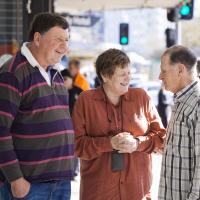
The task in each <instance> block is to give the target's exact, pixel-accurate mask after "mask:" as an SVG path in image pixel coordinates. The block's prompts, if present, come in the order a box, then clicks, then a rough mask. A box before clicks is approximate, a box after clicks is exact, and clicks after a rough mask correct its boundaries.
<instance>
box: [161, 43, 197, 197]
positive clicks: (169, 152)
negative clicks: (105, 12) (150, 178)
mask: <svg viewBox="0 0 200 200" xmlns="http://www.w3.org/2000/svg"><path fill="white" fill-rule="evenodd" d="M196 64H197V58H196V56H195V55H194V53H193V52H192V51H191V50H190V49H188V48H186V47H184V46H181V45H177V46H172V47H170V48H169V49H167V50H166V51H165V52H164V53H163V55H162V57H161V67H160V68H161V72H160V80H162V81H163V84H164V86H165V88H166V90H169V91H171V92H172V93H174V105H173V107H172V115H171V118H170V122H169V124H168V127H167V138H166V144H165V148H164V153H163V158H162V168H161V177H160V186H159V192H158V199H159V200H197V199H200V193H199V191H200V181H199V180H200V156H199V155H200V86H199V81H198V79H197V72H196Z"/></svg>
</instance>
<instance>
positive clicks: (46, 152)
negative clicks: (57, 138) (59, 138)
mask: <svg viewBox="0 0 200 200" xmlns="http://www.w3.org/2000/svg"><path fill="white" fill-rule="evenodd" d="M73 151H74V145H73V144H71V145H67V144H66V145H64V146H58V147H54V148H48V149H36V150H32V149H30V150H16V153H17V156H18V159H19V160H20V163H25V162H27V163H29V164H30V163H32V162H33V163H34V162H36V163H37V162H40V161H42V162H43V161H45V162H46V160H48V159H50V160H51V159H52V160H53V159H59V158H61V157H66V156H69V157H70V156H71V155H73V154H74V152H73ZM40 152H42V154H41V153H40ZM0 155H1V154H0Z"/></svg>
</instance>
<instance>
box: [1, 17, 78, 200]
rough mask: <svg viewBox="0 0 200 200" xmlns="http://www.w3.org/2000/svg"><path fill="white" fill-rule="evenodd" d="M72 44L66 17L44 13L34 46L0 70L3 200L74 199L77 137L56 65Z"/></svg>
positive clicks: (35, 28) (32, 31)
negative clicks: (71, 197) (72, 197)
mask: <svg viewBox="0 0 200 200" xmlns="http://www.w3.org/2000/svg"><path fill="white" fill-rule="evenodd" d="M68 39H69V25H68V23H67V21H66V20H65V19H64V18H62V17H61V16H59V15H56V14H50V13H41V14H39V15H37V16H36V17H35V18H34V21H33V23H32V26H31V29H30V34H29V41H30V42H27V43H24V44H23V46H22V48H21V50H20V51H19V52H17V54H16V55H15V56H14V57H13V58H12V59H11V60H9V61H7V62H6V63H5V64H4V65H3V66H2V67H1V69H0V179H1V181H4V185H3V186H2V187H1V189H0V199H1V200H7V199H9V200H10V199H15V198H17V199H18V198H23V199H26V200H33V199H34V200H47V199H52V200H61V199H62V200H69V199H70V193H71V183H70V180H71V179H72V178H73V166H74V164H73V159H74V158H73V156H74V134H73V127H72V123H71V118H70V115H69V106H68V96H67V91H66V89H65V86H64V83H63V79H62V76H61V74H60V73H59V72H58V69H57V67H58V64H56V63H59V61H60V59H61V57H62V56H63V55H64V54H66V53H67V52H68ZM3 179H4V180H3Z"/></svg>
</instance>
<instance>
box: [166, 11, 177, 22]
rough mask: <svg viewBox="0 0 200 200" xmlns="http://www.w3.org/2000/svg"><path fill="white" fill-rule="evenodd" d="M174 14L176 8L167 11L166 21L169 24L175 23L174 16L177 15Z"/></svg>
mask: <svg viewBox="0 0 200 200" xmlns="http://www.w3.org/2000/svg"><path fill="white" fill-rule="evenodd" d="M176 13H177V11H176V8H170V9H167V19H168V20H169V21H170V22H175V21H176V15H177V14H176Z"/></svg>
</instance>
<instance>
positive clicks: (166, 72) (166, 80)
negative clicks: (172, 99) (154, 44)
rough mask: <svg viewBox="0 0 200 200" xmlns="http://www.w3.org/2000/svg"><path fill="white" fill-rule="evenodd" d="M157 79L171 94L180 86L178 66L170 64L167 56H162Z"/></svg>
mask: <svg viewBox="0 0 200 200" xmlns="http://www.w3.org/2000/svg"><path fill="white" fill-rule="evenodd" d="M160 70H161V71H160V75H159V79H160V80H162V82H163V84H164V87H165V89H166V90H169V91H171V92H173V93H176V92H177V91H179V89H180V88H179V85H180V80H181V79H180V78H181V76H180V68H179V64H174V65H172V64H170V60H169V55H164V56H162V58H161V65H160Z"/></svg>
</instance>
